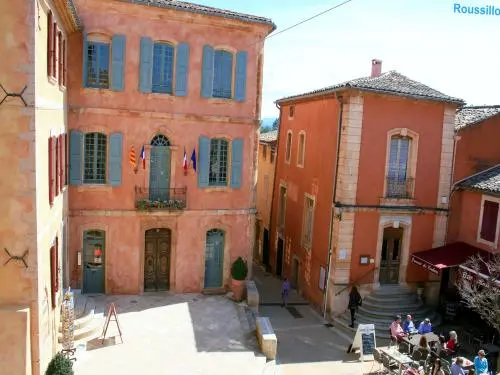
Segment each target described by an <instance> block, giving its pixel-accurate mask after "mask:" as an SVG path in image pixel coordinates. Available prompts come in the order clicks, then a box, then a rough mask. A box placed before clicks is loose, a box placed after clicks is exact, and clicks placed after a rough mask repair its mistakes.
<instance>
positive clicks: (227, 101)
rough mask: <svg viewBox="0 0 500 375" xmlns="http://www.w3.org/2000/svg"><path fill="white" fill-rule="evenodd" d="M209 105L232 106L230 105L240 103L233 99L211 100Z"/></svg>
mask: <svg viewBox="0 0 500 375" xmlns="http://www.w3.org/2000/svg"><path fill="white" fill-rule="evenodd" d="M208 101H209V103H211V104H230V103H238V102H237V101H236V100H233V99H231V98H227V99H226V98H209V99H208Z"/></svg>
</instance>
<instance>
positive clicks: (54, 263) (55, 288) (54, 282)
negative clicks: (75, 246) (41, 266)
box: [50, 237, 59, 308]
mask: <svg viewBox="0 0 500 375" xmlns="http://www.w3.org/2000/svg"><path fill="white" fill-rule="evenodd" d="M58 242H59V240H58V238H57V237H56V239H55V243H54V245H53V246H52V247H51V248H50V290H51V300H52V308H55V307H56V306H57V292H59V254H58V253H59V249H58V247H59V243H58Z"/></svg>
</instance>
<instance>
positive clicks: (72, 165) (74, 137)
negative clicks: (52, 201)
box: [69, 131, 83, 185]
mask: <svg viewBox="0 0 500 375" xmlns="http://www.w3.org/2000/svg"><path fill="white" fill-rule="evenodd" d="M82 168H83V133H81V132H78V131H72V132H71V134H70V139H69V183H70V184H72V185H81V184H82V182H83V170H82Z"/></svg>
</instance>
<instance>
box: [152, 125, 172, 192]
mask: <svg viewBox="0 0 500 375" xmlns="http://www.w3.org/2000/svg"><path fill="white" fill-rule="evenodd" d="M149 168H150V169H149V199H151V200H153V201H156V200H161V201H165V200H168V198H169V187H170V141H169V140H168V138H167V137H165V136H164V135H163V134H157V135H155V136H154V137H153V139H152V140H151V155H150V161H149Z"/></svg>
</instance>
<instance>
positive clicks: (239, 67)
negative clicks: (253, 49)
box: [234, 51, 248, 102]
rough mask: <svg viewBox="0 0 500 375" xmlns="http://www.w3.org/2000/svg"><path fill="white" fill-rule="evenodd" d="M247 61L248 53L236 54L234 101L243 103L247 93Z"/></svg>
mask: <svg viewBox="0 0 500 375" xmlns="http://www.w3.org/2000/svg"><path fill="white" fill-rule="evenodd" d="M247 59H248V52H247V51H240V52H238V53H237V54H236V82H235V89H234V99H235V100H237V101H239V102H244V101H245V99H246V93H247Z"/></svg>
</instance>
